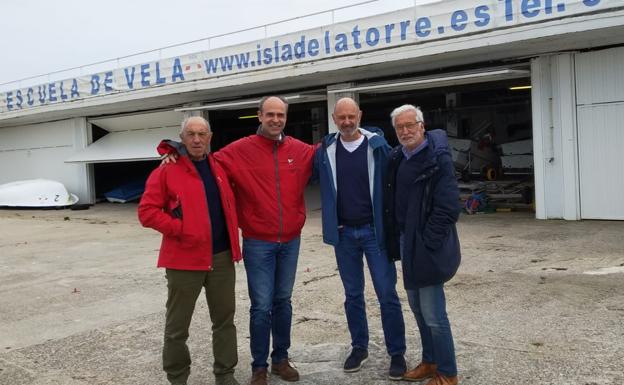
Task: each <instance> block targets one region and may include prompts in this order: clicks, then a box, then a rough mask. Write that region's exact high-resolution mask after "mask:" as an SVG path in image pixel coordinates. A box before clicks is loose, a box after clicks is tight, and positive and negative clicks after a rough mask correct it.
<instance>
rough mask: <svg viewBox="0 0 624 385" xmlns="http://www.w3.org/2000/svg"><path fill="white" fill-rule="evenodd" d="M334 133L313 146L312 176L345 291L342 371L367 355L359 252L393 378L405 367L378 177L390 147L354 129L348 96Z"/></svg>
mask: <svg viewBox="0 0 624 385" xmlns="http://www.w3.org/2000/svg"><path fill="white" fill-rule="evenodd" d="M332 117H333V120H334V122H335V123H336V126H337V127H338V132H337V133H331V134H328V135H327V136H326V137H325V138H324V139H323V141H322V143H321V146H319V148H318V149H317V152H316V154H315V161H314V176H313V178H315V179H318V180H319V181H320V185H321V205H322V219H323V241H324V242H325V243H327V244H330V245H332V246H334V250H335V253H336V262H337V264H338V271H339V272H340V278H341V279H342V283H343V286H344V290H345V304H344V306H345V313H346V317H347V323H348V327H349V332H350V334H351V346H352V350H351V354H350V355H349V357H348V358H347V359H346V361H345V363H344V371H345V372H356V371H358V370H360V368H361V367H362V364H363V363H364V362H365V361H366V360H367V358H368V340H369V334H368V322H367V319H366V305H365V301H364V258H363V257H364V256H365V257H366V262H367V263H368V268H369V271H370V274H371V278H372V281H373V286H374V288H375V293H376V294H377V299H378V300H379V304H380V306H381V321H382V327H383V332H384V337H385V342H386V349H387V352H388V354H389V355H390V357H391V360H390V369H389V373H388V374H389V377H390V379H392V380H399V379H401V378H402V376H403V373H404V372H405V371H406V370H407V368H406V363H405V359H404V354H405V325H404V322H403V313H402V312H401V303H400V301H399V298H398V295H397V292H396V282H397V274H396V267H395V265H394V260H392V259H391V258H388V256H387V253H386V251H385V239H384V233H383V197H382V191H383V186H382V182H383V179H384V178H383V177H384V173H385V169H386V165H387V156H388V153H389V151H390V146H388V143H387V142H386V140H385V139H384V138H383V132H382V131H381V130H380V129H378V128H366V129H364V128H360V127H359V123H360V119H361V117H362V112H361V111H360V109H359V106H358V104H357V103H356V102H355V101H354V100H353V99H351V98H342V99H340V100H338V101H337V102H336V106H335V109H334V113H333V114H332Z"/></svg>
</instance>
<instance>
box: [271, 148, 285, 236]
mask: <svg viewBox="0 0 624 385" xmlns="http://www.w3.org/2000/svg"><path fill="white" fill-rule="evenodd" d="M277 146H278V143H277V142H275V143H274V144H273V158H274V159H275V184H276V187H277V209H278V212H279V231H278V233H277V242H278V243H280V242H281V241H282V231H283V230H284V223H283V218H282V198H281V196H280V178H279V159H278V157H277Z"/></svg>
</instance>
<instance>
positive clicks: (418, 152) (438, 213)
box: [384, 104, 461, 385]
mask: <svg viewBox="0 0 624 385" xmlns="http://www.w3.org/2000/svg"><path fill="white" fill-rule="evenodd" d="M391 118H392V125H393V126H394V128H395V130H396V133H397V137H398V139H399V143H401V145H400V146H398V147H396V148H394V149H393V150H392V151H391V152H390V155H389V162H388V172H387V176H386V182H385V183H384V202H385V204H384V206H385V210H384V211H385V217H384V225H385V231H386V240H387V249H388V253H390V255H393V254H400V255H401V260H402V266H403V282H404V285H405V289H406V291H407V297H408V301H409V304H410V307H411V309H412V312H413V313H414V315H415V317H416V322H417V324H418V329H419V331H420V337H421V343H422V361H421V362H420V364H418V366H416V367H415V368H414V369H412V370H410V371H408V372H407V373H405V375H404V376H403V378H404V379H405V380H411V381H422V380H425V379H427V378H431V379H430V380H429V382H427V384H426V385H456V384H457V383H458V380H457V364H456V360H455V348H454V344H453V335H452V333H451V326H450V323H449V320H448V317H447V314H446V299H445V295H444V283H445V282H447V281H448V280H450V279H451V278H452V277H453V276H454V275H455V272H456V271H457V269H458V267H459V263H460V259H461V253H460V246H459V238H458V236H457V229H456V227H455V223H456V222H457V219H458V217H459V212H460V205H459V189H458V186H457V180H456V179H455V170H454V167H453V162H452V160H451V154H450V151H449V148H448V140H447V137H446V133H445V132H444V131H442V130H432V131H428V132H425V123H424V119H423V114H422V112H421V111H420V109H419V108H416V107H414V106H412V105H409V104H407V105H403V106H401V107H398V108H396V109H395V110H394V111H393V112H392V114H391Z"/></svg>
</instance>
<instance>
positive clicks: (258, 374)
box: [250, 368, 268, 385]
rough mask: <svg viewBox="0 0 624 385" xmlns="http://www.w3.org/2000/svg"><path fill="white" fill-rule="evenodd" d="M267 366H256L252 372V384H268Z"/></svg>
mask: <svg viewBox="0 0 624 385" xmlns="http://www.w3.org/2000/svg"><path fill="white" fill-rule="evenodd" d="M267 376H268V372H267V368H256V369H254V371H253V373H251V383H250V385H267Z"/></svg>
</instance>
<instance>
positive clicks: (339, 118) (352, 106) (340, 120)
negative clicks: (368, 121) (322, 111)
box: [332, 98, 362, 142]
mask: <svg viewBox="0 0 624 385" xmlns="http://www.w3.org/2000/svg"><path fill="white" fill-rule="evenodd" d="M332 118H333V119H334V123H336V127H338V131H340V138H341V139H342V140H345V141H347V142H351V141H354V140H357V139H359V138H360V135H361V133H360V131H359V130H358V127H359V126H360V119H361V118H362V111H360V106H358V104H357V102H356V101H355V100H353V99H352V98H340V99H338V101H336V105H335V106H334V113H333V114H332Z"/></svg>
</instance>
